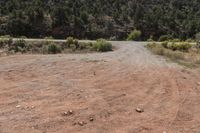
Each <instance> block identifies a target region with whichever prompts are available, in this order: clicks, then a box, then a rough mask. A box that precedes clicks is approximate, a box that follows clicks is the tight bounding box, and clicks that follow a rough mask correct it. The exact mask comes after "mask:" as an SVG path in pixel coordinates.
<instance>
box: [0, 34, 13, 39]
mask: <svg viewBox="0 0 200 133" xmlns="http://www.w3.org/2000/svg"><path fill="white" fill-rule="evenodd" d="M0 38H1V39H6V38H7V39H8V38H11V36H10V35H3V36H0Z"/></svg>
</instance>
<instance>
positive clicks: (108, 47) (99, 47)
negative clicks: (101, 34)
mask: <svg viewBox="0 0 200 133" xmlns="http://www.w3.org/2000/svg"><path fill="white" fill-rule="evenodd" d="M93 50H95V51H98V52H107V51H112V44H111V43H109V42H107V41H106V40H104V39H98V40H97V42H96V43H94V44H93Z"/></svg>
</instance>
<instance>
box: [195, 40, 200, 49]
mask: <svg viewBox="0 0 200 133" xmlns="http://www.w3.org/2000/svg"><path fill="white" fill-rule="evenodd" d="M195 47H196V48H197V49H200V41H198V42H197V43H196V46H195Z"/></svg>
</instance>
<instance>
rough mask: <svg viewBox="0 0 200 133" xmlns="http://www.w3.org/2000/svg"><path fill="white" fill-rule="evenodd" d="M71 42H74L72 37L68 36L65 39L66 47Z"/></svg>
mask: <svg viewBox="0 0 200 133" xmlns="http://www.w3.org/2000/svg"><path fill="white" fill-rule="evenodd" d="M71 44H74V38H73V37H68V38H67V40H66V45H67V47H70V45H71Z"/></svg>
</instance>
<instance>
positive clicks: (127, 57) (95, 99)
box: [0, 42, 200, 133]
mask: <svg viewBox="0 0 200 133" xmlns="http://www.w3.org/2000/svg"><path fill="white" fill-rule="evenodd" d="M114 44H115V45H116V47H118V49H117V50H116V51H114V52H110V53H100V54H98V53H96V54H94V53H93V54H67V55H15V56H8V57H1V58H0V133H200V77H199V75H198V74H199V73H200V72H199V71H198V70H196V69H195V70H192V69H186V68H183V67H181V66H178V65H177V64H174V63H170V62H166V61H165V60H164V59H162V58H160V57H157V56H154V55H152V54H151V53H150V52H148V51H147V50H146V49H145V48H144V46H143V44H140V43H125V42H124V43H122V42H121V43H120V42H115V43H114ZM136 108H141V109H143V110H144V112H142V113H139V112H137V111H136ZM70 110H72V113H68V114H65V112H68V111H70Z"/></svg>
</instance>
